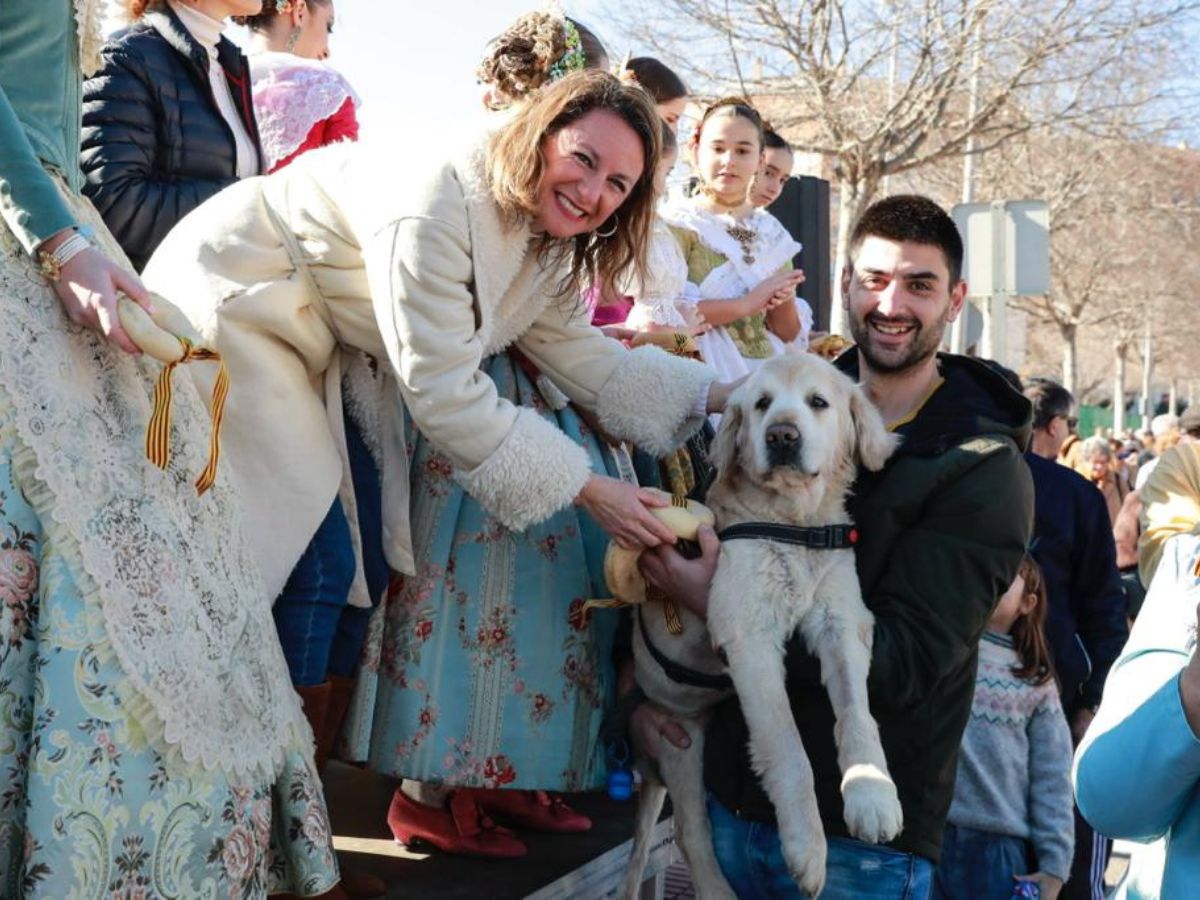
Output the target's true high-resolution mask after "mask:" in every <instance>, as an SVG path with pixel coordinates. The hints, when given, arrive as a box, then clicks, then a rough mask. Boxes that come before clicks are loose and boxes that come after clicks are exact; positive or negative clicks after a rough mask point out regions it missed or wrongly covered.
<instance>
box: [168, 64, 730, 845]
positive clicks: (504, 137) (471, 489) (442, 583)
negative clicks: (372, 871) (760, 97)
mask: <svg viewBox="0 0 1200 900" xmlns="http://www.w3.org/2000/svg"><path fill="white" fill-rule="evenodd" d="M659 128H660V125H659V123H658V119H657V116H656V115H655V113H654V110H653V107H652V105H651V104H650V101H649V99H648V98H647V97H646V95H645V93H644V92H643V91H641V90H640V89H637V88H632V87H627V86H624V85H622V84H620V83H619V82H618V81H617V80H616V79H615V78H613V77H612V76H610V75H606V74H602V73H598V72H576V73H574V74H572V75H568V76H567V77H565V78H563V79H562V80H561V81H559V82H556V83H554V84H551V85H549V86H546V87H544V88H543V89H542V90H541V91H539V92H538V93H537V94H536V95H535V96H534V97H532V98H530V99H529V100H528V101H527V102H526V103H524V104H521V105H519V106H517V107H515V108H514V110H513V111H512V113H511V114H510V117H509V118H508V120H507V122H505V123H504V124H503V125H502V126H501V127H500V128H499V129H498V130H497V131H495V132H494V133H493V134H491V135H490V136H488V137H485V138H483V139H482V140H480V141H478V142H475V143H472V145H471V146H470V147H469V148H468V149H467V151H466V152H465V153H463V152H459V153H458V154H455V155H454V156H453V158H452V159H451V160H449V161H447V160H446V159H445V158H443V159H442V160H440V161H434V163H433V164H432V165H428V166H427V165H425V164H422V163H420V162H419V161H418V160H417V159H402V160H398V159H397V158H396V155H395V151H394V150H393V149H391V148H389V154H390V155H389V157H388V158H387V159H385V160H384V161H383V164H382V165H379V164H374V163H375V161H374V160H372V159H370V158H368V156H367V155H366V154H368V152H369V151H368V148H365V147H362V146H361V145H338V146H336V147H327V148H324V149H322V150H319V151H315V152H313V153H308V154H305V155H304V156H303V157H301V158H300V159H298V160H297V161H296V162H295V163H293V164H292V165H290V166H288V167H287V168H285V169H283V170H282V171H280V172H278V173H276V174H275V175H272V176H271V177H269V178H265V179H258V180H254V181H251V182H247V183H245V184H242V185H238V186H236V187H235V188H233V189H231V190H229V191H227V192H225V193H223V194H222V195H221V196H220V197H219V198H216V199H215V200H214V201H213V202H212V203H210V204H207V205H206V206H205V208H204V209H203V210H199V211H197V212H196V213H195V214H193V215H192V216H190V217H188V218H187V219H185V220H184V222H182V223H180V225H179V227H178V228H177V229H176V231H175V232H174V233H173V234H172V235H171V236H170V237H169V238H168V240H167V241H166V242H165V243H164V245H163V247H162V248H161V249H160V250H159V252H158V254H156V257H155V259H154V260H153V261H152V263H151V265H150V267H149V269H148V271H147V279H148V282H149V283H150V284H151V285H155V284H162V285H167V284H172V285H177V286H178V299H179V302H180V304H181V305H182V306H183V307H184V309H185V311H187V312H188V314H189V315H190V316H191V317H192V319H193V321H194V322H196V323H197V326H198V327H199V328H200V329H201V331H202V332H204V334H205V336H206V337H207V338H208V339H210V340H212V341H213V342H214V343H215V345H216V347H217V348H218V349H219V350H220V351H221V352H222V354H223V355H224V356H225V358H226V361H227V363H228V365H229V369H230V374H231V377H232V378H233V380H234V382H235V383H236V384H238V385H239V390H238V391H237V392H236V393H234V394H231V395H230V398H229V405H228V407H227V408H226V420H225V421H226V426H225V432H224V439H225V449H226V452H227V454H228V455H229V457H230V458H231V460H232V462H233V464H234V469H235V471H237V472H238V473H239V474H240V475H241V476H242V480H243V485H244V499H245V504H246V509H247V514H248V517H249V519H250V521H251V522H252V523H253V526H254V527H253V529H252V533H253V534H255V535H257V536H258V542H257V544H258V551H259V555H260V557H261V559H262V566H263V568H264V570H265V571H266V573H267V577H268V588H270V589H274V590H276V591H278V590H279V589H280V587H281V586H282V584H283V582H284V580H285V579H286V578H287V575H288V573H289V572H290V571H291V570H292V568H293V567H294V565H295V563H296V559H297V557H298V556H299V554H300V553H301V552H302V551H303V550H304V548H305V547H306V546H307V545H308V543H309V542H310V540H311V538H312V536H313V534H314V532H315V530H316V528H317V527H318V525H319V523H320V522H321V521H322V518H323V517H324V516H325V515H326V514H327V512H328V509H329V504H330V502H331V501H332V500H333V498H334V497H335V496H337V495H338V493H339V490H340V489H344V487H345V486H346V484H347V481H346V480H345V478H344V465H345V458H346V454H345V450H344V447H343V446H342V438H341V435H340V433H339V429H338V423H339V422H340V421H341V417H340V410H338V409H336V405H337V404H339V403H340V397H341V391H340V384H341V374H340V370H341V367H342V362H343V359H344V357H345V356H346V355H347V354H351V355H353V354H357V353H358V352H360V351H365V352H366V353H368V354H370V356H372V357H373V358H374V359H376V360H379V361H380V365H379V372H380V374H381V375H382V376H383V378H382V379H381V387H380V391H381V393H380V395H379V400H378V403H377V404H376V405H375V406H374V407H373V411H374V413H375V415H374V420H373V424H372V425H371V426H370V427H368V428H366V429H365V432H366V435H367V437H368V444H369V446H370V447H372V449H373V452H374V454H375V456H376V459H377V460H379V462H380V463H381V471H382V472H383V496H384V500H385V502H384V504H383V513H384V528H383V533H384V536H385V548H384V549H385V551H386V553H387V558H388V561H389V562H390V563H391V565H392V567H393V568H394V569H397V570H399V571H401V572H403V573H405V578H404V581H403V585H402V587H401V588H400V590H399V591H397V592H394V593H392V594H391V595H390V596H389V597H388V599H387V601H386V607H385V612H384V615H383V616H382V617H380V618H379V620H378V624H379V626H380V629H379V630H378V631H375V630H373V631H372V634H371V637H370V639H369V640H368V645H367V650H366V654H365V658H366V662H365V663H364V673H363V675H362V676H360V681H359V692H358V700H359V701H360V703H359V704H358V709H357V715H354V716H353V717H352V720H351V723H350V726H349V733H348V735H347V737H348V744H349V749H350V750H351V751H352V754H353V758H357V759H366V760H367V761H368V762H369V763H370V765H371V766H372V767H373V768H375V769H377V770H379V771H382V772H385V773H388V774H391V775H394V776H398V777H403V778H408V779H415V780H417V781H418V782H420V783H425V784H436V785H442V786H444V787H448V788H452V789H454V790H450V791H441V792H438V793H434V794H432V795H431V794H430V793H427V792H425V791H424V790H423V789H418V787H413V786H410V789H411V790H412V791H413V793H415V794H416V795H417V797H416V798H414V797H413V796H410V795H409V794H406V793H405V792H403V791H398V792H397V793H396V795H395V797H394V798H393V804H392V814H391V816H390V824H391V826H392V829H393V833H394V834H395V835H396V836H397V837H398V838H400V839H402V840H404V841H405V842H408V841H411V840H414V839H416V838H422V839H424V840H426V841H428V842H429V843H432V844H434V845H435V846H438V847H441V848H443V849H449V850H452V851H456V852H468V853H477V854H482V855H489V856H496V855H508V856H511V855H517V854H519V853H522V852H523V851H524V845H523V844H521V842H520V841H518V840H517V839H516V838H515V837H514V836H513V835H511V834H508V833H505V832H503V831H500V830H498V829H496V828H494V827H492V826H491V824H490V822H491V820H490V818H488V817H486V816H484V815H483V813H482V812H481V810H480V805H479V804H480V800H481V798H480V797H478V796H476V795H473V794H472V792H471V791H469V790H465V789H466V788H472V787H487V788H499V787H507V788H528V789H546V788H549V789H554V790H563V789H577V788H584V787H593V786H595V785H597V784H598V783H599V782H600V780H601V777H602V774H603V761H602V759H601V758H600V755H599V752H598V750H597V747H596V741H595V738H596V732H597V728H598V726H599V722H600V718H601V715H602V712H603V707H604V704H605V702H606V700H607V699H608V694H609V689H610V684H611V671H610V669H609V661H608V634H607V630H608V629H609V628H610V627H611V626H610V625H609V623H607V622H605V621H603V620H601V619H600V618H599V617H597V618H596V619H593V620H590V621H589V619H588V618H587V617H585V616H584V615H583V614H582V606H583V603H584V601H585V600H587V599H588V598H590V597H593V596H597V595H598V592H599V591H601V590H602V577H601V565H600V564H601V559H602V556H603V550H604V546H605V543H606V538H605V532H607V533H608V534H611V535H613V536H614V537H615V538H616V539H617V540H619V541H621V542H622V543H625V544H628V545H639V544H640V545H650V544H655V543H658V542H660V541H664V540H666V541H669V540H670V535H669V533H667V532H666V531H665V529H663V528H662V527H661V524H660V523H659V522H658V520H657V519H656V518H654V517H653V516H652V515H651V514H650V513H649V511H648V510H647V509H646V506H648V505H654V504H655V503H658V502H661V501H659V500H658V499H657V496H656V495H654V494H653V493H652V492H644V491H642V490H640V489H639V488H637V487H636V486H633V485H630V484H627V483H625V482H622V481H619V480H616V479H613V478H610V477H607V476H606V475H604V474H602V473H604V472H605V469H606V464H605V459H604V454H603V449H602V445H601V443H600V442H599V441H598V440H597V438H596V436H595V435H594V434H593V433H592V432H591V430H590V429H589V428H588V427H587V426H585V425H584V424H583V422H582V420H581V419H580V418H579V417H578V416H577V415H576V414H575V412H574V410H573V408H572V407H571V406H570V405H568V404H567V400H568V399H569V400H570V401H571V402H573V403H577V404H579V405H580V406H582V407H585V408H588V409H590V410H591V412H592V414H593V415H594V417H595V419H596V420H597V421H598V422H599V423H600V424H601V426H602V427H603V428H604V429H605V430H606V431H608V432H609V433H611V434H613V435H614V436H616V437H619V438H622V439H630V440H633V441H635V442H636V443H639V444H641V445H643V446H647V447H650V448H654V449H655V450H657V451H658V452H664V453H665V452H667V451H668V450H669V449H670V448H672V447H674V446H676V445H677V444H678V443H679V442H681V441H682V440H683V439H684V438H686V437H687V435H688V434H690V433H691V431H693V430H694V429H695V428H697V427H699V425H700V424H701V422H702V421H703V414H704V411H705V410H706V409H707V408H717V407H719V406H720V405H722V404H723V402H724V393H725V386H712V387H711V390H710V386H711V385H712V382H713V375H712V373H711V371H710V370H708V369H706V368H705V367H703V366H701V365H698V364H697V363H695V362H691V361H688V360H682V359H677V358H673V357H670V356H668V355H666V354H664V353H662V352H661V351H659V350H657V349H655V348H643V349H640V350H635V351H629V350H626V349H625V348H624V347H622V346H621V345H620V344H618V343H616V342H614V341H610V340H608V339H606V338H604V337H603V336H602V335H600V334H599V333H598V332H597V331H595V330H594V329H592V328H591V327H590V326H589V325H588V324H587V322H586V320H585V319H584V318H583V316H582V315H581V305H580V303H579V301H578V287H579V285H580V284H581V283H583V282H585V281H587V280H589V279H591V278H593V277H595V276H596V275H600V276H602V277H608V278H614V277H616V276H619V275H620V273H621V271H622V270H624V269H625V268H626V267H627V266H629V265H644V254H645V245H646V239H647V236H648V231H649V228H650V223H651V219H652V216H653V187H652V183H651V182H652V179H653V171H654V167H655V165H656V163H657V161H658V153H659V150H658V144H659V132H658V129H659ZM422 146H423V147H427V148H428V147H436V146H437V145H436V143H431V142H424V143H423V145H422ZM413 152H418V148H415V147H414V148H413ZM388 171H401V172H404V173H405V175H406V177H404V178H398V177H397V178H383V179H381V178H380V177H379V173H380V172H388ZM423 173H425V174H423ZM385 360H386V362H385ZM706 397H707V401H706V399H705V398H706ZM352 531H353V528H352ZM354 751H356V752H354ZM508 796H510V797H511V798H512V799H513V801H514V802H513V803H512V804H511V805H510V806H509V807H508V812H509V813H510V815H514V816H516V817H519V818H522V820H523V821H525V822H526V823H531V822H532V823H538V824H543V825H552V826H553V825H555V824H558V822H559V818H558V817H559V816H560V815H562V814H563V812H564V811H563V810H562V809H561V808H560V807H559V805H557V804H554V803H553V802H552V801H551V800H550V799H549V798H548V797H546V796H545V795H539V794H536V793H532V792H531V793H517V792H509V793H508ZM482 799H483V800H484V801H485V802H486V801H487V800H488V799H489V798H488V797H486V796H485V797H484V798H482ZM490 799H495V798H494V796H493V797H491V798H490ZM568 821H572V820H569V819H568Z"/></svg>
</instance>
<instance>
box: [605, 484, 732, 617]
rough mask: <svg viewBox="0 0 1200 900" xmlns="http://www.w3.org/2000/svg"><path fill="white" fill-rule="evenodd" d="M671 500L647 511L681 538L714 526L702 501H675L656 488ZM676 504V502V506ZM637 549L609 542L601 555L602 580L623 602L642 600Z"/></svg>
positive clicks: (692, 537)
mask: <svg viewBox="0 0 1200 900" xmlns="http://www.w3.org/2000/svg"><path fill="white" fill-rule="evenodd" d="M656 493H660V494H662V496H663V497H665V498H668V499H672V505H671V506H660V507H651V508H650V512H651V514H652V515H653V516H654V517H655V518H657V519H658V520H659V521H660V522H662V523H663V524H664V525H666V526H667V527H668V528H670V529H671V531H672V532H674V533H675V536H676V537H678V538H680V539H681V540H685V541H694V540H696V537H697V535H698V533H699V531H700V526H701V525H707V526H709V527H710V528H712V527H714V526H715V525H716V521H717V517H716V516H715V515H713V511H712V510H711V509H709V508H708V507H707V506H705V505H704V504H703V503H697V502H696V501H695V500H676V499H673V498H671V495H670V494H667V493H666V492H664V491H656ZM676 504H678V505H676ZM641 555H642V551H641V550H640V549H639V550H627V549H625V548H624V547H620V546H618V545H617V544H616V543H615V542H613V541H610V542H609V544H608V550H607V551H606V552H605V554H604V583H605V584H606V585H607V586H608V590H609V593H611V594H612V595H613V596H614V597H615V598H617V599H618V600H623V601H625V602H626V603H645V602H646V580H645V579H644V578H643V577H642V573H641V572H640V571H639V570H638V565H637V561H638V557H639V556H641Z"/></svg>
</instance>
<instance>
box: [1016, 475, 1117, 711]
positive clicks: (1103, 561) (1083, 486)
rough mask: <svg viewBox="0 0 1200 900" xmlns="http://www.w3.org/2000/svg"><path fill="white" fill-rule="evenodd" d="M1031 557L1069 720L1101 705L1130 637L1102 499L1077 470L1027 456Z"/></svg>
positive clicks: (1048, 637)
mask: <svg viewBox="0 0 1200 900" xmlns="http://www.w3.org/2000/svg"><path fill="white" fill-rule="evenodd" d="M1025 461H1026V462H1027V463H1028V464H1029V471H1030V472H1031V473H1032V475H1033V488H1034V520H1033V541H1032V551H1033V556H1034V558H1035V559H1036V560H1037V562H1038V565H1040V566H1041V567H1042V574H1043V576H1044V577H1045V580H1046V593H1047V595H1048V596H1049V599H1050V612H1049V616H1048V617H1047V619H1046V637H1047V640H1048V641H1049V643H1050V650H1051V652H1052V653H1053V654H1054V667H1055V669H1056V670H1057V672H1058V678H1059V684H1060V686H1061V688H1062V700H1063V708H1064V709H1065V710H1066V713H1067V716H1068V718H1069V717H1070V716H1071V715H1072V714H1073V713H1074V712H1075V710H1077V709H1079V708H1080V707H1085V706H1086V707H1092V708H1095V707H1096V706H1098V705H1099V704H1100V695H1101V693H1102V692H1103V691H1104V679H1105V678H1106V677H1108V670H1109V669H1110V668H1111V667H1112V664H1113V661H1114V660H1115V659H1116V658H1117V655H1118V654H1119V653H1120V652H1121V648H1122V647H1123V646H1124V645H1125V639H1126V638H1127V637H1129V629H1128V626H1127V625H1126V621H1125V595H1124V593H1123V591H1122V590H1121V576H1120V575H1119V574H1118V572H1117V559H1116V548H1115V545H1114V544H1113V535H1112V523H1111V522H1110V521H1109V518H1108V508H1107V507H1106V506H1105V503H1104V497H1103V495H1102V494H1101V493H1100V492H1099V491H1098V490H1096V488H1095V487H1094V486H1093V485H1092V484H1090V483H1089V482H1088V480H1087V479H1086V478H1084V477H1083V476H1082V475H1080V474H1079V473H1077V472H1073V471H1071V470H1070V469H1068V468H1067V467H1066V466H1062V465H1059V464H1058V463H1056V462H1054V461H1053V460H1049V459H1043V458H1042V457H1040V456H1037V455H1036V454H1033V453H1027V454H1025Z"/></svg>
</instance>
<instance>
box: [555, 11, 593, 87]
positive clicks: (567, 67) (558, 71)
mask: <svg viewBox="0 0 1200 900" xmlns="http://www.w3.org/2000/svg"><path fill="white" fill-rule="evenodd" d="M562 28H563V35H564V36H565V37H566V39H567V49H566V50H564V51H563V55H562V56H560V57H559V58H558V61H557V62H555V63H554V65H552V66H551V67H550V68H549V69H548V70H547V71H546V77H547V79H548V80H549V81H558V79H560V78H562V77H563V76H565V75H570V74H571V73H572V72H582V71H583V70H584V69H585V68H587V56H586V55H585V54H584V52H583V41H582V40H581V39H580V37H579V29H578V28H576V27H575V23H574V22H572V21H571V20H570V19H568V18H566V17H565V16H564V17H563V25H562Z"/></svg>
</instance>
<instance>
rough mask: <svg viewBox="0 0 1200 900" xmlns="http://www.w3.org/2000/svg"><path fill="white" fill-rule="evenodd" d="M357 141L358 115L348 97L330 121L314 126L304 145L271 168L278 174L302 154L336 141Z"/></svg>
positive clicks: (326, 120) (322, 121) (323, 120)
mask: <svg viewBox="0 0 1200 900" xmlns="http://www.w3.org/2000/svg"><path fill="white" fill-rule="evenodd" d="M357 140H358V114H357V112H356V111H355V107H354V101H353V100H351V99H350V98H349V97H347V98H346V102H345V103H343V104H342V108H341V109H339V110H338V111H337V112H335V113H334V114H333V115H332V116H330V117H329V118H328V119H322V120H321V121H320V122H317V123H316V124H314V125H313V127H312V128H311V129H310V130H309V132H308V137H306V138H305V139H304V143H302V144H301V145H300V146H299V147H297V148H296V149H295V150H294V151H293V152H292V153H290V154H288V155H287V156H285V157H284V158H283V159H281V160H279V162H277V163H275V165H274V166H272V167H271V171H272V172H278V171H279V170H280V169H282V168H283V167H284V166H286V165H287V164H288V163H290V162H291V161H292V160H294V159H295V158H296V157H297V156H299V155H300V154H301V153H304V152H306V151H308V150H316V149H317V148H318V147H324V146H325V145H326V144H332V143H335V142H336V141H357Z"/></svg>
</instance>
